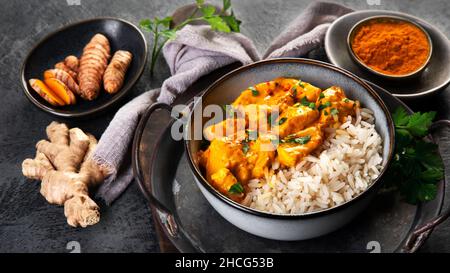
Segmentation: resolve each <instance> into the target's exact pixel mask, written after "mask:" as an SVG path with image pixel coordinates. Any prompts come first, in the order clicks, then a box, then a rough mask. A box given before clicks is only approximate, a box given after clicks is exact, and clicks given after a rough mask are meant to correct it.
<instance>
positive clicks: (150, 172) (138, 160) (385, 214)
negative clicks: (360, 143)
mask: <svg viewBox="0 0 450 273" xmlns="http://www.w3.org/2000/svg"><path fill="white" fill-rule="evenodd" d="M230 67H231V68H233V65H232V66H229V67H227V68H224V69H222V70H219V71H216V72H214V73H213V74H211V75H208V77H205V78H203V79H201V80H199V81H198V82H197V83H196V84H194V86H192V87H191V88H190V89H189V90H188V92H187V93H186V94H185V95H183V96H182V97H181V98H179V99H178V100H177V101H176V102H175V104H179V103H185V104H188V103H189V101H190V100H191V99H192V97H193V96H195V95H198V94H200V93H201V92H202V90H204V88H205V87H207V86H208V85H209V84H210V83H211V82H213V81H214V80H215V79H217V78H218V77H219V76H220V75H223V74H224V72H225V71H229V70H230ZM234 67H236V65H234ZM370 84H371V85H372V87H373V88H374V90H375V91H377V93H378V94H379V95H380V96H381V98H382V99H383V100H384V102H385V103H386V105H387V106H388V108H389V109H390V110H391V111H394V110H395V109H396V108H397V107H404V108H405V109H407V111H408V112H410V113H412V111H411V109H409V108H408V107H407V106H406V105H405V104H404V103H403V102H401V101H400V100H399V99H397V98H395V97H394V96H392V95H391V94H390V93H389V92H387V91H385V90H384V89H382V88H380V87H378V86H376V85H374V84H372V83H370ZM172 121H173V120H172V118H171V117H170V113H169V112H168V111H165V110H164V109H162V108H160V109H158V110H156V111H154V112H153V113H151V112H149V111H147V113H146V114H145V115H144V116H143V118H142V119H141V121H140V124H139V127H138V130H137V131H136V135H135V141H134V143H133V168H134V172H135V177H136V179H137V181H138V183H139V186H140V188H141V190H142V192H143V193H144V195H145V196H146V197H147V198H148V199H149V201H150V202H149V204H150V206H151V208H152V211H153V213H154V220H156V222H157V224H158V225H160V226H161V227H162V229H163V230H164V235H165V237H164V236H163V239H162V240H165V239H164V238H168V239H169V240H170V242H171V243H172V244H173V245H174V246H175V247H176V249H177V250H178V251H181V252H405V251H406V252H414V251H416V250H417V249H418V248H419V247H420V246H421V245H422V244H423V242H424V241H425V239H426V238H427V237H428V236H429V234H430V233H431V231H432V227H433V226H434V225H435V224H438V223H439V222H440V221H441V220H442V219H441V218H439V219H437V221H433V220H436V217H437V216H438V215H439V214H440V212H441V208H442V205H443V201H444V193H445V182H444V181H441V182H440V183H439V185H438V193H437V197H436V199H434V200H433V201H430V202H427V203H423V204H419V205H417V206H413V205H409V204H406V203H403V202H401V200H400V198H399V197H398V196H397V195H396V194H395V193H392V192H384V193H383V192H380V193H379V194H378V195H377V197H376V198H375V200H374V201H373V202H372V203H371V205H370V206H369V208H368V209H367V210H366V211H365V212H364V213H362V214H361V215H360V216H359V217H358V218H356V219H355V220H354V221H353V222H351V223H350V224H348V225H346V226H345V227H343V228H341V229H339V230H338V231H336V232H333V233H331V234H328V235H326V236H323V237H319V238H315V239H310V240H305V241H296V242H281V241H273V240H268V239H264V238H260V237H257V236H254V235H251V234H249V233H246V232H245V231H242V230H240V229H238V228H236V227H235V226H233V225H232V224H230V223H229V222H227V221H226V220H225V219H223V218H222V217H221V216H220V215H219V214H218V213H217V212H216V211H215V210H214V209H213V208H212V207H211V206H210V204H209V203H208V202H207V201H206V199H205V198H204V197H203V195H202V194H201V192H200V190H199V189H198V188H197V186H196V184H195V182H194V177H193V175H192V173H191V171H190V169H189V163H188V161H187V158H186V156H185V151H184V145H183V141H182V140H180V141H176V140H173V138H172V137H171V134H170V130H171V124H172ZM430 222H431V223H430ZM426 224H428V225H426ZM424 225H426V228H424V229H422V230H420V232H415V231H416V230H417V228H418V227H422V226H424ZM411 234H414V235H418V236H413V238H412V236H411ZM162 244H163V245H165V246H167V242H162ZM164 248H165V247H164ZM162 250H164V249H162Z"/></svg>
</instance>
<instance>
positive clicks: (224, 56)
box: [93, 2, 352, 205]
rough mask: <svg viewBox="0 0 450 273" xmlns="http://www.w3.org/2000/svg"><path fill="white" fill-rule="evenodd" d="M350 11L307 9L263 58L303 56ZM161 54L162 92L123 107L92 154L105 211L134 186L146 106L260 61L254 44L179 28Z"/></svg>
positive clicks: (324, 6) (329, 6)
mask: <svg viewBox="0 0 450 273" xmlns="http://www.w3.org/2000/svg"><path fill="white" fill-rule="evenodd" d="M351 11H352V10H351V9H349V8H346V7H344V6H341V5H338V4H333V3H325V2H315V3H312V4H311V5H309V6H308V7H307V8H306V9H304V11H303V12H302V13H301V14H300V15H299V16H298V17H297V18H296V19H294V21H292V23H291V24H290V25H289V26H288V27H287V28H286V29H285V30H284V31H283V32H282V33H281V34H280V35H279V36H278V37H277V38H276V39H275V40H274V42H273V43H272V44H271V45H270V47H269V48H268V50H267V51H266V53H265V54H264V55H263V58H264V59H267V58H278V57H300V56H304V55H305V54H307V53H308V52H310V51H311V50H314V49H317V48H318V47H320V46H321V45H322V43H323V39H324V37H325V33H326V30H327V28H328V26H329V25H330V24H331V23H332V22H333V21H334V20H335V19H337V18H338V17H340V16H342V15H344V14H346V13H349V12H351ZM163 53H164V58H165V59H166V61H167V64H168V65H169V68H170V72H171V74H172V76H171V77H169V78H168V79H166V80H165V81H164V83H163V85H162V87H161V89H154V90H151V91H148V92H145V93H143V94H142V95H140V96H138V97H136V98H135V99H133V100H132V101H130V102H129V103H127V104H126V105H125V106H123V107H122V108H121V109H120V110H119V111H118V112H117V113H116V115H115V116H114V118H113V120H112V121H111V123H110V124H109V126H108V128H107V129H106V131H105V132H104V133H103V135H102V136H101V138H100V141H99V143H98V146H97V148H96V150H95V153H94V154H93V159H94V160H95V161H96V162H97V163H98V164H99V165H100V166H102V168H103V169H104V170H106V172H107V173H108V177H107V179H106V181H105V182H104V183H103V184H102V186H101V187H100V188H99V190H98V192H97V198H101V199H103V200H104V201H105V203H106V204H108V205H109V204H111V203H112V202H113V201H114V200H115V199H116V198H117V197H118V196H119V195H120V194H121V193H122V192H123V191H124V190H125V189H126V187H127V186H128V185H129V184H130V182H131V181H132V180H133V172H132V168H131V164H130V158H131V156H130V147H131V142H132V139H133V135H134V131H135V129H136V127H137V124H138V122H139V118H140V116H141V115H142V114H143V113H144V111H145V110H146V109H147V108H148V107H149V106H150V105H152V104H153V103H154V102H156V101H158V102H164V103H168V104H170V103H172V102H173V100H174V99H175V98H176V96H177V95H178V94H180V93H182V92H184V91H185V90H186V89H187V88H188V87H189V86H190V85H191V84H193V83H194V82H195V81H196V80H198V79H199V78H200V77H202V76H204V75H207V74H208V73H210V72H212V71H214V70H215V69H218V68H220V67H223V66H226V65H228V64H231V63H234V62H237V61H238V62H240V63H242V64H243V65H245V64H249V63H252V62H254V61H258V60H259V59H260V57H259V54H258V52H257V50H256V48H255V46H254V45H253V42H252V41H251V40H249V39H248V38H247V37H245V36H244V35H242V34H239V33H222V32H215V31H212V30H211V29H210V27H209V26H205V25H196V26H191V25H188V26H186V27H184V28H183V29H181V30H180V31H178V32H177V37H176V38H175V40H174V41H171V42H170V43H168V44H166V45H165V47H164V49H163Z"/></svg>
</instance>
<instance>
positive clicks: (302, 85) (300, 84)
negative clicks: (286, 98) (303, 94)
mask: <svg viewBox="0 0 450 273" xmlns="http://www.w3.org/2000/svg"><path fill="white" fill-rule="evenodd" d="M298 86H300V87H301V88H305V85H304V84H303V81H302V80H298Z"/></svg>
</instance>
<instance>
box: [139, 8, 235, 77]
mask: <svg viewBox="0 0 450 273" xmlns="http://www.w3.org/2000/svg"><path fill="white" fill-rule="evenodd" d="M196 4H197V7H196V9H195V10H194V12H193V13H192V14H191V16H189V17H188V18H187V19H186V20H185V21H184V22H181V23H179V24H178V25H175V26H173V24H172V23H173V18H172V17H171V16H167V17H164V18H162V19H160V18H158V17H155V18H154V19H153V20H150V19H144V20H141V21H140V22H139V25H140V27H141V28H142V29H143V30H145V31H148V32H150V33H152V35H153V48H152V53H151V54H152V55H151V64H150V73H151V74H153V70H154V68H155V64H156V60H157V58H158V56H159V54H160V53H161V49H162V48H163V46H164V45H165V44H166V43H167V42H168V41H170V40H173V39H175V37H176V32H177V31H178V30H180V29H182V28H183V27H184V26H186V25H187V24H190V23H192V22H194V21H205V22H207V23H208V24H209V25H210V26H211V28H212V29H213V30H216V31H220V32H239V31H240V29H239V26H240V24H241V21H239V20H238V19H237V18H236V17H235V16H234V13H233V10H232V9H231V0H222V9H221V10H220V11H216V8H215V7H214V6H212V5H209V4H205V1H204V0H196ZM199 11H200V13H201V14H202V15H201V16H196V15H197V13H198V12H199Z"/></svg>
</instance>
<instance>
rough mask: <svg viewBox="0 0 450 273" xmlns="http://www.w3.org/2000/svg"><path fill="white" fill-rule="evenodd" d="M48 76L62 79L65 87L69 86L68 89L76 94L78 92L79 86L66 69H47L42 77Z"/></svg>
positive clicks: (46, 77) (48, 77) (47, 77)
mask: <svg viewBox="0 0 450 273" xmlns="http://www.w3.org/2000/svg"><path fill="white" fill-rule="evenodd" d="M50 78H55V79H58V80H60V81H62V82H63V83H64V84H65V85H66V86H67V87H69V89H70V91H72V92H73V93H75V94H77V95H79V94H80V87H79V86H78V84H77V83H76V82H75V80H74V79H73V78H72V77H71V76H70V75H69V73H67V72H66V71H64V70H61V69H57V68H55V69H48V70H46V71H45V72H44V79H50Z"/></svg>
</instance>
